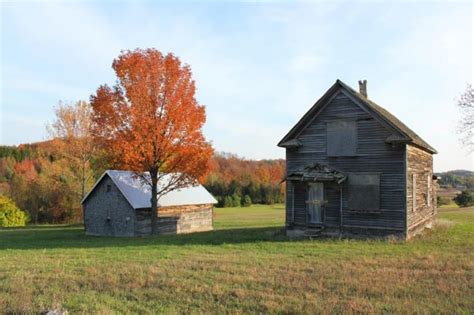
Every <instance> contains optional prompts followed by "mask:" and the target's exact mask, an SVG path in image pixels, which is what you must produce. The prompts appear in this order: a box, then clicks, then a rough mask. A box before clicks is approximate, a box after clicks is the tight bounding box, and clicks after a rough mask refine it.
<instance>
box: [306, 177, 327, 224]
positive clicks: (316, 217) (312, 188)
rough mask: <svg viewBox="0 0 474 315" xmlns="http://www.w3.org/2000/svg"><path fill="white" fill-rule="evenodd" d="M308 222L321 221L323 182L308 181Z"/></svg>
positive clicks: (317, 222)
mask: <svg viewBox="0 0 474 315" xmlns="http://www.w3.org/2000/svg"><path fill="white" fill-rule="evenodd" d="M306 203H307V204H308V223H310V224H321V223H323V207H324V184H323V183H309V184H308V200H307V201H306Z"/></svg>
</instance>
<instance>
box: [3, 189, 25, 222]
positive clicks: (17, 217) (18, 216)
mask: <svg viewBox="0 0 474 315" xmlns="http://www.w3.org/2000/svg"><path fill="white" fill-rule="evenodd" d="M27 221H28V215H27V214H26V212H23V211H21V210H20V209H18V207H17V206H16V205H15V203H14V202H13V201H12V200H11V199H10V198H8V197H6V196H2V195H0V226H1V227H11V226H25V224H26V222H27Z"/></svg>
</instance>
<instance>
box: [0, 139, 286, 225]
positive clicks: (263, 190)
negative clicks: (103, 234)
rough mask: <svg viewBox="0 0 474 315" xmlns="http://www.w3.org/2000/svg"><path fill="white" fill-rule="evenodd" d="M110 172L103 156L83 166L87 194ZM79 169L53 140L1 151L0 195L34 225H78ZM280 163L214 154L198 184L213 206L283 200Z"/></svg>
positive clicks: (282, 165) (80, 215) (282, 169)
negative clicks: (206, 192)
mask: <svg viewBox="0 0 474 315" xmlns="http://www.w3.org/2000/svg"><path fill="white" fill-rule="evenodd" d="M109 168H113V167H111V166H110V164H109V163H108V162H107V158H106V157H105V155H104V154H100V153H99V154H97V155H96V156H95V157H94V158H93V159H92V160H91V162H90V165H88V168H87V169H88V173H87V174H86V175H87V183H86V190H89V189H90V188H91V187H92V185H93V184H94V183H95V181H96V180H97V179H98V178H99V176H100V175H101V174H102V173H103V172H104V170H106V169H109ZM80 171H81V169H80V168H79V167H77V165H73V164H71V162H70V161H69V160H68V159H67V157H65V156H63V153H62V150H61V149H60V148H59V147H58V146H57V145H56V144H55V142H54V141H45V142H38V143H34V144H24V145H20V146H0V194H3V195H7V196H9V197H11V198H12V199H13V201H14V202H15V203H16V204H17V205H18V206H19V207H20V208H21V209H22V210H26V211H28V213H29V214H30V217H31V220H32V221H33V222H35V223H63V222H79V221H80V220H81V219H82V213H81V208H80V204H79V202H80V200H81V187H80V186H81V182H80V181H79V180H78V178H80V177H81V174H79V173H80ZM284 172H285V161H284V160H281V159H280V160H261V161H254V160H247V159H243V158H240V157H238V156H236V155H233V154H229V153H218V154H215V156H214V157H213V159H212V161H211V168H210V172H209V175H208V176H207V177H206V178H205V179H204V180H202V184H203V185H204V186H205V187H206V188H207V189H208V190H209V191H210V192H211V193H212V194H213V195H214V196H215V198H216V199H217V200H218V202H219V203H218V205H217V206H218V207H240V206H248V205H250V204H252V203H262V204H273V203H279V202H283V201H284V184H282V183H281V181H282V178H283V175H284Z"/></svg>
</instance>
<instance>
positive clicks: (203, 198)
mask: <svg viewBox="0 0 474 315" xmlns="http://www.w3.org/2000/svg"><path fill="white" fill-rule="evenodd" d="M144 174H147V173H144ZM105 176H109V177H110V179H111V180H112V181H113V182H114V184H115V185H116V186H117V188H118V189H119V190H120V192H121V193H122V195H123V196H124V197H125V199H127V201H128V202H129V203H130V205H131V206H132V208H134V209H141V208H150V204H151V201H150V200H151V187H150V186H149V185H148V184H147V183H145V182H144V181H143V180H142V179H140V178H139V177H138V176H136V175H135V173H134V172H131V171H115V170H107V171H105V172H104V174H102V176H101V177H100V178H99V180H98V181H97V182H96V183H95V185H94V187H93V188H92V189H91V191H90V192H89V193H88V194H87V195H86V196H85V197H84V198H83V199H82V201H81V204H82V203H84V201H86V200H87V198H88V197H89V196H90V194H91V193H92V192H93V191H94V190H95V189H96V187H97V186H98V185H99V183H100V182H101V181H102V179H103V178H104V177H105ZM171 176H172V174H167V176H163V178H162V180H161V182H159V183H158V185H159V186H164V185H166V183H167V182H168V181H169V180H170V179H171ZM215 203H217V200H216V199H214V197H213V196H212V195H211V194H210V193H209V192H208V191H207V190H206V188H204V187H203V186H202V185H200V184H199V183H196V185H195V186H188V187H185V188H180V189H176V190H173V191H171V192H169V193H167V194H165V195H163V196H161V197H160V199H159V200H158V207H170V206H182V205H197V204H215Z"/></svg>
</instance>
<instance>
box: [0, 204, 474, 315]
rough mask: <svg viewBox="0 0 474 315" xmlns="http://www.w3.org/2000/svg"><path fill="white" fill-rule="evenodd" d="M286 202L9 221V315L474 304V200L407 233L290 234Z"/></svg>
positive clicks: (462, 308)
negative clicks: (92, 227)
mask: <svg viewBox="0 0 474 315" xmlns="http://www.w3.org/2000/svg"><path fill="white" fill-rule="evenodd" d="M282 225H283V207H281V206H279V207H268V206H253V207H251V208H234V209H232V208H230V209H217V210H216V215H215V228H216V230H215V231H213V232H207V233H199V234H194V235H181V236H166V237H145V238H98V237H86V236H84V235H83V232H82V230H81V227H77V226H76V227H74V226H72V227H71V226H32V227H28V228H25V229H5V230H0V307H1V308H2V311H3V312H4V313H37V312H39V311H42V310H45V309H48V308H63V309H67V310H68V311H69V312H70V313H72V314H75V313H86V314H90V313H101V314H104V313H105V314H107V313H141V314H147V313H159V312H161V313H209V312H210V313H219V314H222V313H257V312H261V313H267V312H270V313H315V312H325V313H328V312H338V313H340V312H345V313H349V312H350V313H353V312H363V313H378V314H379V313H382V312H384V313H414V312H416V313H439V312H441V313H472V312H473V311H474V208H470V209H443V210H441V212H440V213H439V215H438V221H437V224H436V228H435V229H434V230H433V231H431V232H429V233H426V234H425V235H423V236H422V237H419V238H416V239H413V240H410V241H408V242H401V241H356V240H331V239H324V240H313V241H310V240H305V241H290V240H288V239H287V238H286V237H285V236H284V234H283V233H282V232H281V228H282Z"/></svg>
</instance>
